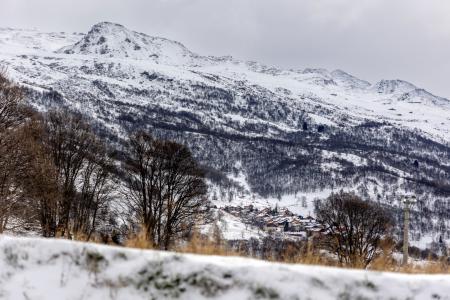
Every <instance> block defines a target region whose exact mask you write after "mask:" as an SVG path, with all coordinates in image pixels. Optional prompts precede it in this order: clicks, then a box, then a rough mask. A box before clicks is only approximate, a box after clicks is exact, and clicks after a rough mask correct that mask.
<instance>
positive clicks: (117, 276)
mask: <svg viewBox="0 0 450 300" xmlns="http://www.w3.org/2000/svg"><path fill="white" fill-rule="evenodd" d="M211 298H212V299H235V300H237V299H450V276H446V275H402V274H390V273H377V272H366V271H353V270H341V269H335V268H325V267H312V266H302V265H285V264H275V263H267V262H262V261H256V260H252V259H244V258H236V257H216V256H198V255H185V254H175V253H167V252H158V251H141V250H132V249H125V248H118V247H108V246H99V245H95V244H85V243H75V242H69V241H63V240H44V239H25V238H12V237H6V236H0V299H14V300H20V299H33V300H36V299H211Z"/></svg>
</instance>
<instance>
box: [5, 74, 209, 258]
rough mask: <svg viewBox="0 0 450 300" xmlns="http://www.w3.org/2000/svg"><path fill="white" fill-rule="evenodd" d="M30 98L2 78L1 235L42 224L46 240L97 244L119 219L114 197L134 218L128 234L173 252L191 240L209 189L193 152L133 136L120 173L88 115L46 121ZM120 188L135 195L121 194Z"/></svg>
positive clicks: (56, 113)
mask: <svg viewBox="0 0 450 300" xmlns="http://www.w3.org/2000/svg"><path fill="white" fill-rule="evenodd" d="M23 98H24V95H23V92H22V90H21V89H20V87H18V86H17V85H15V84H14V83H12V82H11V81H10V80H8V79H7V78H6V76H5V73H4V72H0V233H2V232H3V231H4V230H5V229H12V228H13V227H15V226H25V225H26V226H33V225H34V226H36V225H37V226H39V228H40V230H41V232H42V235H43V236H45V237H55V236H58V237H65V238H73V237H74V235H76V237H77V238H85V239H87V240H89V239H90V238H91V237H92V236H93V235H95V234H97V233H98V229H99V227H101V226H100V225H102V224H106V222H107V221H106V219H107V218H109V217H111V216H112V214H111V213H110V210H111V205H110V204H111V201H112V199H113V195H114V194H116V195H118V197H117V199H116V201H118V202H119V203H118V204H121V203H123V204H125V205H124V206H120V205H117V207H122V208H124V207H125V208H126V209H125V210H124V211H122V212H120V213H125V212H130V216H132V219H130V223H132V225H133V226H127V227H128V228H134V229H135V230H139V229H145V232H146V236H147V238H148V239H149V241H150V242H151V243H152V244H153V245H155V246H158V247H160V248H163V249H168V248H169V246H170V245H171V244H172V243H173V241H174V239H175V238H176V237H182V236H183V235H185V234H187V233H189V231H190V230H191V228H192V226H193V224H194V223H195V222H196V221H197V220H198V218H199V216H200V215H201V214H202V212H203V210H204V209H205V203H206V202H205V200H206V197H205V194H206V185H205V181H204V175H203V172H202V170H201V169H200V168H199V167H198V165H197V163H196V161H195V160H194V159H193V157H192V155H191V153H190V151H189V149H188V148H187V147H185V146H183V145H180V144H177V143H175V142H171V141H164V140H158V139H155V138H153V137H151V136H150V135H149V134H146V133H143V132H142V133H138V134H133V135H131V137H130V138H129V142H128V146H129V147H127V148H126V149H125V151H124V154H125V155H124V156H125V157H126V159H125V160H124V163H123V164H122V166H123V169H120V167H119V164H118V163H117V162H118V161H119V160H120V158H119V157H116V156H114V155H112V152H111V151H110V150H109V149H108V147H107V145H106V144H105V143H104V142H103V141H102V140H100V139H99V138H98V137H97V135H96V134H95V133H94V132H93V130H92V128H91V126H90V125H89V123H88V122H87V121H86V120H84V119H83V118H82V117H81V116H79V115H76V114H71V113H68V112H66V111H63V110H53V111H49V112H47V113H45V114H40V113H37V112H34V111H33V110H32V109H30V108H27V106H26V105H24V104H22V101H23ZM120 186H126V187H127V188H128V192H127V193H125V194H123V195H120V193H119V192H120V190H121V189H119V188H118V187H120ZM120 202H121V203H120ZM123 225H129V224H123Z"/></svg>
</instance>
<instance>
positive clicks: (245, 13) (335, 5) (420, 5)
mask: <svg viewBox="0 0 450 300" xmlns="http://www.w3.org/2000/svg"><path fill="white" fill-rule="evenodd" d="M100 21H111V22H116V23H121V24H123V25H125V26H126V27H128V28H130V29H133V30H136V31H140V32H144V33H147V34H149V35H156V36H163V37H167V38H170V39H175V40H177V41H180V42H182V43H183V44H185V45H186V46H187V47H188V48H190V49H191V50H192V51H194V52H197V53H199V54H204V55H233V56H235V57H236V58H239V59H245V60H257V61H261V62H263V63H266V64H269V65H274V66H281V67H286V68H295V69H297V68H305V67H323V68H327V69H330V70H332V69H337V68H339V69H342V70H345V71H347V72H349V73H352V74H354V75H356V76H358V77H360V78H363V79H366V80H369V81H371V82H376V81H378V80H379V79H397V78H398V79H404V80H407V81H411V82H412V83H414V84H416V85H418V86H420V87H424V88H426V89H428V90H429V91H431V92H433V93H435V94H438V95H440V96H445V97H448V98H450V1H448V0H0V27H16V28H18V27H19V28H20V27H21V28H37V29H41V30H44V31H77V32H87V31H88V30H89V28H90V27H91V26H92V25H93V24H95V23H97V22H100Z"/></svg>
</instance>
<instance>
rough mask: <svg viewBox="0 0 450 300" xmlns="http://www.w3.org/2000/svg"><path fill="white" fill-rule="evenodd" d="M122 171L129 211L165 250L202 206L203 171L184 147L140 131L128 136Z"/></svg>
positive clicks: (190, 226)
mask: <svg viewBox="0 0 450 300" xmlns="http://www.w3.org/2000/svg"><path fill="white" fill-rule="evenodd" d="M125 168H126V170H127V183H128V194H127V200H128V207H129V209H130V212H131V213H132V214H133V215H134V216H135V218H137V219H138V221H139V222H140V223H141V225H142V227H144V228H145V230H146V234H147V238H148V239H149V240H150V241H151V242H152V243H153V244H154V245H155V246H157V247H160V248H164V249H168V248H169V247H170V245H171V243H172V242H173V239H174V237H175V236H177V235H181V234H182V233H183V232H186V231H189V230H190V229H191V228H192V226H193V224H194V223H195V222H196V218H197V217H198V216H199V215H201V213H202V210H203V209H204V207H205V204H206V197H205V195H206V184H205V182H204V174H203V172H202V171H201V170H200V168H199V167H198V165H197V163H196V161H195V160H194V158H193V157H192V155H191V153H190V151H189V149H188V148H187V147H185V146H183V145H180V144H177V143H175V142H170V141H161V140H157V139H154V138H153V137H152V136H150V135H148V134H146V133H143V132H140V133H138V134H135V135H132V136H131V137H130V140H129V159H128V161H127V163H126V166H125Z"/></svg>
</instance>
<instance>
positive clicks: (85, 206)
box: [44, 110, 112, 239]
mask: <svg viewBox="0 0 450 300" xmlns="http://www.w3.org/2000/svg"><path fill="white" fill-rule="evenodd" d="M45 131H46V134H45V139H44V140H45V141H44V143H45V145H46V147H47V148H48V149H49V153H50V154H51V157H52V160H53V164H54V165H55V167H56V170H57V172H56V176H57V178H56V180H57V182H58V183H59V185H60V187H61V193H62V197H61V198H60V201H59V203H58V225H57V227H58V230H59V231H60V234H61V235H62V236H67V237H70V236H71V234H73V233H84V234H86V236H87V239H90V237H91V235H92V233H93V231H94V230H95V226H96V221H97V217H98V212H99V210H100V209H102V208H105V206H106V205H107V204H108V200H109V196H110V193H111V184H110V183H111V180H112V176H111V172H112V161H111V159H110V157H109V156H108V154H107V150H106V147H105V146H104V144H103V143H102V142H101V141H100V140H99V139H98V138H97V137H96V136H95V134H94V133H93V132H92V129H91V127H90V126H89V124H88V123H87V122H86V121H84V120H83V119H82V118H81V117H80V116H78V115H73V114H70V113H68V112H64V111H61V110H58V111H50V112H49V113H48V114H47V115H46V118H45Z"/></svg>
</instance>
